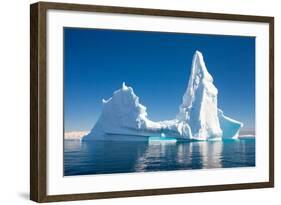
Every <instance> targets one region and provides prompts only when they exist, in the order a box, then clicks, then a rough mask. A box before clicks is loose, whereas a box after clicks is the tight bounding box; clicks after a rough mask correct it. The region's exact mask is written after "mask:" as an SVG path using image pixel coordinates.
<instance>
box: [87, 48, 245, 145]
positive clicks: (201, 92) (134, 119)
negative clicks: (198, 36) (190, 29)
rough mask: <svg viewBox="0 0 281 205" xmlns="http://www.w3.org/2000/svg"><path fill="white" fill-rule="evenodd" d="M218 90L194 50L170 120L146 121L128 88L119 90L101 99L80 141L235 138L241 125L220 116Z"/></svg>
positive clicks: (124, 85)
mask: <svg viewBox="0 0 281 205" xmlns="http://www.w3.org/2000/svg"><path fill="white" fill-rule="evenodd" d="M217 95H218V90H217V88H216V87H215V85H214V84H213V77H212V76H211V75H210V73H209V72H208V70H207V67H206V65H205V62H204V58H203V55H202V53H201V52H199V51H196V52H195V53H194V56H193V60H192V65H191V74H190V77H189V81H188V86H187V89H186V91H185V93H184V95H183V98H182V104H181V105H180V106H179V113H178V114H177V116H176V118H175V119H173V120H167V121H160V122H154V121H152V120H150V119H148V114H147V111H146V107H145V106H144V105H142V104H141V103H140V102H139V97H138V96H137V95H135V93H134V90H133V88H132V87H129V86H127V85H126V84H125V82H123V84H122V87H121V88H120V89H119V90H116V91H115V92H114V93H113V96H112V97H111V98H109V99H108V100H103V109H102V113H101V115H100V117H99V119H98V121H97V123H96V124H95V126H94V127H93V128H92V130H91V132H90V133H89V134H88V135H86V136H85V137H84V138H83V140H93V139H104V138H105V135H108V134H109V135H112V134H113V135H114V136H116V135H122V136H129V138H130V139H132V140H135V139H140V137H142V138H143V137H144V138H143V139H147V138H148V137H150V136H157V137H175V138H177V139H185V140H190V139H192V140H209V139H214V138H216V139H221V138H237V136H238V134H239V130H240V128H241V127H242V126H243V124H242V123H241V122H238V121H236V120H233V119H231V118H230V117H227V116H225V115H224V113H223V112H222V110H220V109H218V107H217Z"/></svg>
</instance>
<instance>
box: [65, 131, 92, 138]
mask: <svg viewBox="0 0 281 205" xmlns="http://www.w3.org/2000/svg"><path fill="white" fill-rule="evenodd" d="M89 133H90V131H72V132H65V133H64V139H66V140H81V139H82V138H83V137H84V136H85V135H87V134H89Z"/></svg>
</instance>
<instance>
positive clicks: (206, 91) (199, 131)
mask: <svg viewBox="0 0 281 205" xmlns="http://www.w3.org/2000/svg"><path fill="white" fill-rule="evenodd" d="M217 94H218V90H217V88H216V87H215V86H214V84H213V77H212V76H211V75H210V73H209V72H208V70H207V67H206V65H205V62H204V58H203V55H202V53H201V52H199V51H196V52H195V54H194V56H193V60H192V66H191V75H190V77H189V82H188V87H187V89H186V91H185V93H184V95H183V99H182V104H181V105H180V107H179V110H180V111H179V114H178V115H177V119H178V120H179V121H186V122H187V123H188V124H189V125H190V127H191V131H192V133H193V137H194V138H198V139H207V138H212V137H215V138H217V137H221V136H222V130H221V128H220V123H219V119H218V109H217Z"/></svg>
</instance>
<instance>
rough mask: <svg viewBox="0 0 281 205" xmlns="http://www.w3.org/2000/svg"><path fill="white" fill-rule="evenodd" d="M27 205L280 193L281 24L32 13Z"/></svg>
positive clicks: (113, 12) (50, 7)
mask: <svg viewBox="0 0 281 205" xmlns="http://www.w3.org/2000/svg"><path fill="white" fill-rule="evenodd" d="M30 14H31V18H30V40H31V41H30V42H31V47H30V62H31V82H30V84H31V86H30V95H31V105H30V109H31V112H30V119H31V135H30V160H31V165H30V198H31V200H34V201H37V202H51V201H64V200H82V199H99V198H112V197H130V196H145V195H159V194H177V193H190V192H206V191H220V190H234V189H249V188H265V187H273V186H274V67H273V66H274V65H273V64H274V18H273V17H265V16H247V15H234V14H218V13H201V12H187V11H173V10H156V9H142V8H124V7H108V6H94V5H81V4H62V3H47V2H40V3H35V4H32V5H31V13H30Z"/></svg>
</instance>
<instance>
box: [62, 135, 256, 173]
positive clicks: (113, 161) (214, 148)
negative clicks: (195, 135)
mask: <svg viewBox="0 0 281 205" xmlns="http://www.w3.org/2000/svg"><path fill="white" fill-rule="evenodd" d="M252 166H255V139H241V140H227V141H213V142H204V141H200V142H159V141H152V142H134V141H133V142H132V141H92V142H80V141H75V140H65V142H64V175H65V176H71V175H85V174H109V173H128V172H148V171H169V170H190V169H209V168H231V167H252Z"/></svg>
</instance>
